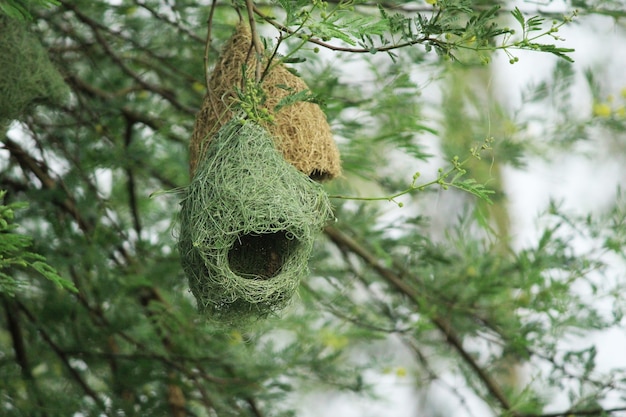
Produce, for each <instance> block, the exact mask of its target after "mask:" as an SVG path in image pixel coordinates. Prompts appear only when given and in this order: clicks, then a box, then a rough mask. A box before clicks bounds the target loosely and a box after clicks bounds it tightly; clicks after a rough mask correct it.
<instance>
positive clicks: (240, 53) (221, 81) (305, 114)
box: [189, 24, 341, 181]
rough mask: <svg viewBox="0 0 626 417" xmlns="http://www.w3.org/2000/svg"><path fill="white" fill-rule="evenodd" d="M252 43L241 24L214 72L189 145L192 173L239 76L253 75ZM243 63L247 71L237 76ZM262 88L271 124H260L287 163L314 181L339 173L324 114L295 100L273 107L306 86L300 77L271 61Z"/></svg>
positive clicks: (228, 110) (228, 111)
mask: <svg viewBox="0 0 626 417" xmlns="http://www.w3.org/2000/svg"><path fill="white" fill-rule="evenodd" d="M251 45H252V41H251V35H250V32H249V29H248V28H247V27H246V26H245V25H243V24H240V25H239V26H238V27H237V30H236V32H235V34H234V35H233V36H232V37H231V39H230V40H229V41H228V42H227V44H226V46H225V47H224V49H223V51H222V55H221V57H220V60H219V62H218V63H217V65H216V66H215V68H214V70H213V73H212V75H211V79H210V82H209V90H208V92H207V95H206V96H205V98H204V103H203V105H202V110H200V112H199V113H198V115H197V117H196V124H195V128H194V132H193V136H192V139H191V143H190V147H189V154H190V155H189V159H190V162H189V165H190V173H191V176H192V177H193V175H194V172H195V170H196V167H197V165H198V163H199V161H200V160H201V159H202V157H203V149H205V141H206V139H207V138H211V137H213V135H214V134H215V133H216V132H217V131H218V130H219V129H220V127H222V126H223V125H224V124H225V123H227V122H228V121H229V120H230V119H231V117H232V109H233V108H234V105H235V103H236V95H235V87H240V88H241V87H242V86H241V84H242V80H243V79H246V78H247V79H250V78H254V71H255V68H256V63H257V60H256V57H255V53H254V51H253V50H252V48H251ZM265 65H266V62H265V63H264V67H265ZM244 66H245V67H246V68H247V71H246V72H247V74H242V69H243V68H244ZM262 88H263V91H264V92H265V96H266V101H265V103H264V104H263V107H264V108H266V109H267V110H268V111H269V113H270V114H271V115H273V116H274V122H273V123H267V124H266V125H264V126H263V127H265V128H266V129H267V130H268V131H269V132H270V134H271V135H272V137H274V138H275V139H276V147H277V148H278V149H279V150H280V151H281V152H282V154H283V156H284V158H285V159H286V160H287V162H289V163H291V164H292V165H293V166H295V167H296V168H297V169H298V170H299V171H300V172H302V173H304V174H306V175H308V176H309V177H311V178H312V179H314V180H316V181H325V180H330V179H332V178H335V177H336V176H338V175H339V174H340V172H341V162H340V159H339V151H338V150H337V145H336V144H335V142H334V141H333V137H332V134H331V132H330V126H329V125H328V122H327V121H326V116H325V115H324V113H323V112H322V110H321V109H320V108H319V106H318V105H317V104H314V103H310V102H302V101H300V102H296V103H294V104H292V105H289V106H286V107H284V108H282V109H280V110H279V111H278V112H275V111H274V108H275V106H276V105H277V104H278V103H279V102H280V101H281V100H282V99H283V98H285V97H287V96H289V95H290V94H295V93H297V92H300V91H305V90H308V87H307V85H306V84H305V83H304V81H302V79H300V78H298V77H296V76H295V75H293V74H292V73H291V72H289V71H288V70H287V68H286V67H285V66H284V65H282V64H280V65H275V66H274V67H273V68H272V69H271V70H270V71H269V73H268V74H267V75H266V76H265V78H264V79H263V83H262Z"/></svg>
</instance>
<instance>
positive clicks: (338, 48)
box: [254, 7, 445, 54]
mask: <svg viewBox="0 0 626 417" xmlns="http://www.w3.org/2000/svg"><path fill="white" fill-rule="evenodd" d="M254 13H255V14H256V15H257V16H259V17H260V18H261V19H263V20H265V21H266V22H267V23H269V24H271V25H272V26H274V27H275V28H276V29H278V30H280V31H282V32H286V33H288V34H290V35H295V36H297V37H299V38H300V39H304V40H306V41H308V42H311V43H313V44H315V45H318V46H321V47H323V48H326V49H329V50H331V51H337V52H351V53H355V54H371V53H374V52H388V51H392V50H394V49H400V48H405V47H407V46H413V45H417V44H423V43H427V42H428V43H432V44H436V45H438V46H440V47H443V46H444V45H445V42H441V41H440V40H439V39H437V38H433V37H430V36H423V37H421V38H418V39H415V40H412V41H407V42H403V43H400V44H397V45H387V46H380V47H377V48H354V47H346V46H338V45H333V44H330V43H327V42H324V41H322V40H320V39H318V38H315V37H312V36H309V35H306V34H300V33H297V32H296V31H294V30H292V29H290V28H289V27H287V26H285V25H283V24H282V23H280V22H277V21H276V20H274V19H272V18H271V17H269V16H267V15H266V14H264V13H263V12H262V11H261V10H260V9H259V8H257V7H254Z"/></svg>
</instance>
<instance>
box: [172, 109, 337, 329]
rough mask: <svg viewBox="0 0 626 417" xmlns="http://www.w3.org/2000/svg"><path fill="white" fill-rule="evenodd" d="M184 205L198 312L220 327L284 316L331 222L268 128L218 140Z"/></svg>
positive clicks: (236, 125) (242, 126) (184, 244)
mask: <svg viewBox="0 0 626 417" xmlns="http://www.w3.org/2000/svg"><path fill="white" fill-rule="evenodd" d="M181 204H182V208H181V213H180V236H179V250H180V255H181V262H182V265H183V269H184V270H185V273H186V274H187V276H188V278H189V285H190V288H191V291H192V293H193V295H194V296H195V298H196V300H197V301H198V307H199V310H200V311H201V312H203V313H204V314H205V315H206V316H207V317H209V318H210V319H213V320H215V321H218V322H222V323H245V322H246V321H249V320H250V319H252V318H261V317H265V316H267V315H268V314H271V313H272V312H275V311H277V310H280V309H282V308H283V307H284V306H285V305H286V304H287V303H288V301H289V300H290V298H291V297H292V295H293V294H294V292H295V291H296V289H297V287H298V285H299V282H300V279H301V278H302V277H303V276H304V275H305V274H306V272H307V262H308V258H309V255H310V252H311V249H312V245H313V240H314V237H315V235H316V234H317V233H318V232H319V231H320V230H321V228H322V227H323V225H324V224H325V223H326V222H327V221H328V219H329V218H331V208H330V203H329V201H328V197H327V195H326V194H325V192H324V191H323V189H322V188H321V186H320V184H318V183H316V182H314V181H313V180H311V179H310V178H309V177H308V176H306V175H304V174H303V173H302V172H299V171H298V170H297V169H295V168H294V167H293V166H292V165H290V164H289V163H288V162H287V161H285V159H284V158H283V155H282V154H281V153H280V152H278V151H277V149H276V148H275V145H274V141H273V139H272V138H271V136H270V135H269V134H268V132H267V131H266V130H265V129H264V128H262V127H261V126H259V125H258V124H256V123H255V122H253V121H249V120H243V119H242V118H240V117H234V118H232V119H231V120H230V121H229V122H228V123H226V124H225V125H224V126H223V127H221V129H220V130H219V131H218V132H217V134H216V135H215V136H214V137H213V138H212V140H211V141H210V143H209V145H208V146H207V149H206V154H205V156H204V157H203V158H202V160H201V161H200V163H199V164H198V166H197V169H196V172H195V175H194V177H193V180H192V181H191V184H190V185H189V188H188V192H187V195H186V197H185V198H184V200H183V201H182V203H181Z"/></svg>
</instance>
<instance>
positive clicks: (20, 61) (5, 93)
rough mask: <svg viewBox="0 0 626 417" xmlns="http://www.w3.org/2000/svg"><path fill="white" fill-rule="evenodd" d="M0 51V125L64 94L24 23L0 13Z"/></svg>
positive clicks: (58, 78) (61, 83)
mask: <svg viewBox="0 0 626 417" xmlns="http://www.w3.org/2000/svg"><path fill="white" fill-rule="evenodd" d="M0 51H2V53H1V54H0V68H2V75H1V76H0V125H2V124H3V123H6V122H8V121H9V120H12V119H17V118H20V117H21V116H23V115H24V114H25V113H27V112H28V111H29V110H30V109H31V108H32V107H33V106H34V105H36V104H39V103H43V102H59V101H61V100H62V99H63V98H64V97H65V96H66V95H67V93H68V88H67V85H65V83H64V81H63V77H62V76H61V74H59V72H58V71H57V69H56V68H55V67H54V65H53V64H52V62H50V59H49V58H48V54H47V53H46V50H45V49H44V48H43V46H41V44H40V43H39V40H38V39H37V38H36V37H35V36H34V35H33V34H32V33H31V32H30V31H29V30H28V28H27V26H26V24H25V23H24V22H21V21H19V20H16V19H12V18H9V17H7V16H3V15H2V14H0Z"/></svg>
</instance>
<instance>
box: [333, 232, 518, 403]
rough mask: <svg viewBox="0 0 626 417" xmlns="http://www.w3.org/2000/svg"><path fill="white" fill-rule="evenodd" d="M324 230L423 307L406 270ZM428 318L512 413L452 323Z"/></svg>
mask: <svg viewBox="0 0 626 417" xmlns="http://www.w3.org/2000/svg"><path fill="white" fill-rule="evenodd" d="M324 232H325V233H326V235H327V236H328V237H329V238H330V240H331V241H332V242H333V243H335V245H337V246H339V247H343V248H346V249H348V250H349V251H351V252H352V253H354V254H355V255H357V256H358V257H360V258H361V259H362V260H363V261H364V262H365V263H367V264H368V265H369V266H370V267H371V268H372V269H374V270H375V271H376V272H377V273H378V274H379V275H380V276H381V277H382V278H384V279H385V280H386V281H387V282H389V283H390V284H391V285H392V286H393V287H395V288H396V290H397V291H399V292H400V293H402V294H404V295H406V296H407V297H409V298H410V299H411V300H412V301H413V302H414V303H415V304H416V305H417V307H418V309H419V308H421V307H423V306H422V305H421V304H422V303H421V301H420V300H419V297H418V294H417V291H416V290H415V289H414V288H413V287H412V286H411V285H409V284H408V282H407V281H405V280H403V279H402V278H401V275H408V274H407V273H406V272H405V271H401V274H397V273H396V272H394V271H393V270H391V269H388V268H386V267H385V266H383V265H382V263H381V262H379V260H378V258H377V257H376V256H375V255H374V254H373V253H371V252H370V251H369V250H367V249H366V248H364V247H363V246H361V245H360V244H359V243H357V242H356V241H355V240H354V239H352V238H351V237H349V236H347V235H346V234H344V233H343V232H341V231H340V230H338V229H336V228H334V227H330V226H329V227H326V228H325V229H324ZM412 280H413V281H416V280H417V279H416V278H415V277H412ZM429 319H430V321H431V322H432V323H433V324H434V325H435V327H436V328H437V329H438V330H439V331H440V332H441V333H442V334H443V335H444V336H445V338H446V341H447V342H448V343H449V344H450V346H452V347H453V348H454V350H455V351H456V352H457V353H458V354H459V356H460V357H461V358H462V359H463V361H464V362H465V363H466V364H467V365H468V366H469V367H470V368H471V369H472V370H473V371H474V372H475V373H476V375H477V376H478V378H479V379H480V380H481V381H482V383H483V385H484V386H485V387H486V388H487V390H488V391H489V393H490V394H491V395H492V396H493V397H494V398H495V399H496V400H497V402H498V403H499V404H500V406H501V407H502V408H503V409H504V410H506V411H509V412H511V405H510V403H509V401H508V399H507V398H506V396H505V394H504V392H503V391H502V389H501V388H500V386H499V385H498V383H497V382H496V381H495V379H493V378H492V377H491V375H489V374H488V373H487V372H486V371H485V370H484V369H483V368H482V367H481V366H480V365H479V364H478V362H476V360H475V359H474V358H473V357H472V355H471V354H470V353H469V352H468V351H467V350H466V349H465V348H464V347H463V341H462V339H461V337H460V336H459V335H458V334H457V333H456V331H455V330H454V329H453V328H452V325H451V324H450V322H449V321H448V320H447V319H445V318H443V317H441V316H439V315H432V316H429ZM514 415H515V414H514Z"/></svg>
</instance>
